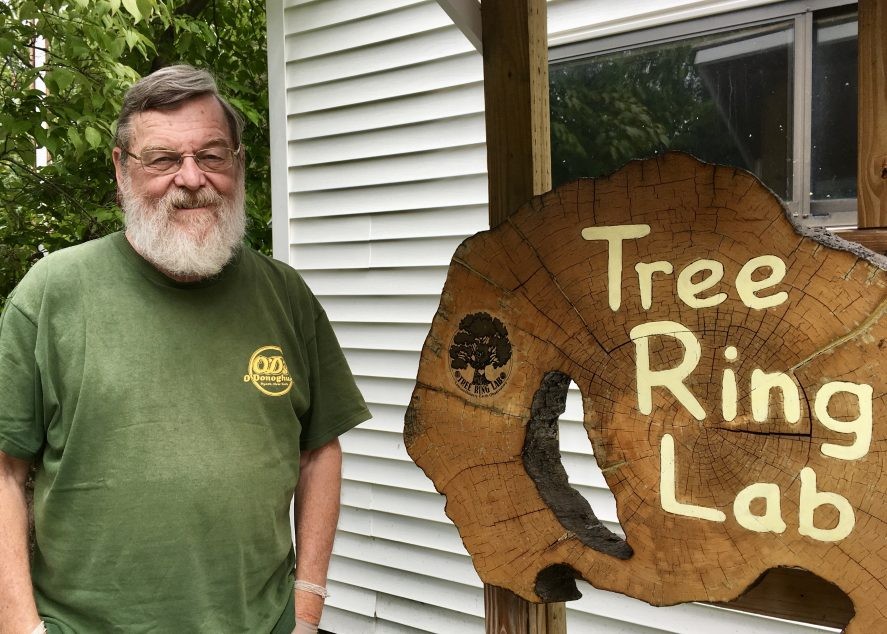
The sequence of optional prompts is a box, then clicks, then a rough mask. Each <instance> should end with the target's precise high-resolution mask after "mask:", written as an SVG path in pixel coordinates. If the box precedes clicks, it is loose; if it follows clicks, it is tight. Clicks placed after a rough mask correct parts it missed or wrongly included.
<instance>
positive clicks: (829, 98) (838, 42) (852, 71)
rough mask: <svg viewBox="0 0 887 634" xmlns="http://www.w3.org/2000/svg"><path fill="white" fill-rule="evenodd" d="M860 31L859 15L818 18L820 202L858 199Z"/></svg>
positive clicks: (815, 177)
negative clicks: (857, 74) (857, 132)
mask: <svg viewBox="0 0 887 634" xmlns="http://www.w3.org/2000/svg"><path fill="white" fill-rule="evenodd" d="M857 31H858V28H857V21H856V15H855V14H854V15H850V16H847V15H844V16H837V17H826V18H821V19H817V20H816V21H815V22H814V35H813V90H812V98H811V116H812V130H811V148H810V180H811V187H810V189H811V192H810V194H811V198H812V199H813V201H814V202H815V201H825V200H835V199H842V198H854V199H855V198H856V147H857V143H856V61H857V44H856V42H857ZM814 213H816V209H815V207H814Z"/></svg>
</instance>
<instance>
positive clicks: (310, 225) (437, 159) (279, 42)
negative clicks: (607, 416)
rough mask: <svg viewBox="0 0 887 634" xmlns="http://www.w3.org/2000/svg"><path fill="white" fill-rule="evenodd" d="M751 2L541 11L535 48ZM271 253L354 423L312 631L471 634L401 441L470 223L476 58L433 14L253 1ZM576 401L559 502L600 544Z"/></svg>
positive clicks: (631, 625)
mask: <svg viewBox="0 0 887 634" xmlns="http://www.w3.org/2000/svg"><path fill="white" fill-rule="evenodd" d="M761 3H762V2H761V1H757V2H755V1H753V0H730V1H727V0H721V1H713V0H708V1H702V2H700V1H698V0H696V1H693V2H690V1H688V0H670V1H668V2H653V1H651V0H626V1H625V2H622V3H616V4H615V5H614V3H606V9H602V8H601V6H602V5H603V4H604V3H600V2H596V1H594V0H553V1H552V2H550V4H549V7H550V8H549V23H550V28H551V31H552V33H551V36H552V38H551V40H552V42H553V43H556V42H568V41H575V40H576V39H581V38H582V37H588V34H595V33H612V32H615V31H618V30H620V29H622V30H625V29H630V28H636V27H637V25H638V24H640V23H642V22H644V21H646V22H650V21H651V20H652V21H659V22H660V23H664V22H668V21H669V20H673V19H674V18H675V16H678V15H682V14H683V13H685V12H688V11H689V12H696V13H699V12H703V13H704V12H706V11H707V12H709V13H711V12H716V11H718V10H723V8H724V7H727V6H730V7H732V8H737V7H739V6H740V5H741V6H743V7H745V6H753V5H756V4H761ZM268 19H269V64H270V72H269V76H270V82H271V94H272V104H271V114H272V117H271V118H272V139H273V140H272V143H273V148H272V151H273V152H274V161H273V165H274V174H273V192H274V196H275V197H274V200H275V208H274V214H273V215H274V218H273V224H274V228H275V255H276V256H277V257H279V258H281V259H284V260H287V261H289V262H290V263H291V264H293V265H294V266H295V267H296V268H298V269H299V270H300V271H301V272H302V274H303V276H304V277H305V279H306V280H307V282H308V284H309V285H310V286H311V287H312V289H313V290H314V292H315V293H316V294H317V295H318V297H319V299H320V301H321V302H322V304H323V305H324V307H325V309H326V311H327V314H328V315H329V317H330V320H331V321H332V323H333V326H334V328H335V330H336V333H337V335H338V337H339V341H340V343H341V344H342V347H343V349H344V351H345V355H346V357H347V359H348V362H349V364H350V365H351V368H352V371H353V372H354V374H355V377H356V379H357V382H358V384H359V386H360V388H361V390H362V392H363V394H364V396H365V397H366V399H367V401H368V403H369V405H370V408H371V410H372V412H373V419H372V420H370V421H368V422H366V423H364V424H362V425H360V427H358V428H357V429H354V430H352V431H350V432H348V433H347V434H345V435H344V436H343V437H342V439H341V441H342V447H343V450H344V454H345V459H344V465H343V476H344V482H343V490H342V515H341V521H340V525H339V532H338V535H337V538H336V544H335V551H334V555H333V560H332V563H331V569H330V582H329V586H330V590H331V593H332V594H331V596H330V597H329V599H328V600H327V607H326V609H325V611H324V618H323V622H322V627H324V628H325V629H328V630H330V631H332V632H336V633H337V634H363V633H371V632H372V633H375V634H383V633H392V634H405V633H421V632H431V633H434V634H449V633H453V634H471V633H472V632H473V633H476V634H481V633H482V632H483V631H484V624H483V613H484V604H483V592H482V584H481V582H480V580H479V579H478V577H477V574H476V573H475V572H474V569H473V568H472V566H471V562H470V559H469V558H468V556H467V554H466V553H465V550H464V548H463V546H462V542H461V539H460V538H459V535H458V532H457V531H456V529H455V527H454V526H453V525H452V524H451V522H450V521H449V520H448V519H447V517H446V515H445V513H444V498H443V497H441V496H440V495H438V494H437V493H436V491H435V489H434V486H433V484H432V483H431V481H430V480H429V479H428V478H427V477H426V476H425V475H424V474H423V473H422V472H421V471H420V470H419V469H418V468H417V467H416V466H415V465H414V464H413V463H412V461H411V460H410V458H409V456H408V455H407V453H406V451H405V449H404V445H403V438H402V436H401V432H402V429H403V417H404V413H405V410H406V406H407V404H408V402H409V399H410V395H411V393H412V389H413V386H414V380H415V376H416V371H417V368H418V363H419V353H420V350H421V348H422V344H423V342H424V339H425V335H426V334H427V332H428V327H429V324H430V322H431V319H432V317H433V315H434V313H435V311H436V309H437V304H438V301H439V293H440V289H441V287H442V285H443V282H444V279H445V277H446V271H447V266H448V264H449V261H450V257H451V256H452V253H453V251H454V250H455V248H456V247H457V246H458V244H459V243H460V242H461V241H462V240H463V239H465V238H466V237H468V236H470V235H472V234H474V233H476V232H478V231H481V230H484V229H486V228H488V224H487V223H488V220H487V207H486V203H487V176H486V148H485V132H484V96H483V68H482V61H481V58H480V55H479V54H478V53H477V52H476V51H475V50H474V48H473V47H472V46H471V44H470V43H469V42H468V40H467V39H466V38H465V37H464V35H463V34H462V33H461V32H460V31H459V29H458V28H456V27H455V26H454V25H453V24H452V22H451V20H450V19H449V17H448V16H447V15H446V13H445V12H444V11H443V10H442V9H441V8H440V7H439V6H438V4H437V2H436V1H434V0H431V1H423V0H289V1H287V2H282V1H281V0H269V2H268ZM581 420H582V406H581V400H580V398H579V397H578V394H577V393H576V392H571V394H570V396H569V399H568V404H567V412H566V413H565V415H564V416H563V417H562V419H561V425H560V429H561V446H562V452H563V462H564V465H565V468H566V469H567V471H568V473H569V474H570V477H571V481H572V483H573V485H574V486H575V488H576V489H577V490H578V491H580V492H581V493H582V494H583V495H584V496H586V498H588V499H589V500H590V502H591V504H592V506H593V508H594V509H595V511H596V512H597V514H598V515H599V517H601V519H602V520H604V521H605V522H606V523H607V525H608V526H609V527H610V528H611V529H613V530H616V531H619V530H620V528H619V525H618V520H617V517H616V506H615V501H614V499H613V496H612V494H611V493H610V492H609V490H608V489H607V487H606V483H605V482H604V478H603V476H602V475H601V473H600V470H599V469H598V468H597V466H596V463H595V462H594V459H593V457H592V456H591V455H590V446H589V442H588V440H587V437H586V435H585V430H584V428H583V427H582V423H581ZM581 589H582V591H583V594H584V596H583V598H582V599H581V600H579V601H576V602H572V603H570V604H568V623H569V631H570V632H571V633H580V634H581V633H582V632H608V633H610V632H614V633H615V632H631V633H653V632H686V633H690V632H694V633H695V632H710V631H729V632H734V633H737V634H746V633H748V634H751V633H752V632H762V631H767V632H778V633H780V634H782V633H785V634H798V633H800V632H806V631H809V630H808V629H806V628H801V627H799V626H795V625H790V624H785V623H783V622H778V621H774V620H769V619H762V618H760V617H754V616H750V615H744V614H739V615H736V614H733V613H730V612H727V611H724V610H720V609H717V608H714V607H711V606H703V605H696V604H689V605H683V606H677V607H672V608H653V607H650V606H648V605H646V604H644V603H641V602H638V601H635V600H633V599H629V598H627V597H624V596H621V595H616V594H611V593H605V592H601V591H598V590H595V589H594V588H591V587H590V586H588V585H587V584H582V588H581Z"/></svg>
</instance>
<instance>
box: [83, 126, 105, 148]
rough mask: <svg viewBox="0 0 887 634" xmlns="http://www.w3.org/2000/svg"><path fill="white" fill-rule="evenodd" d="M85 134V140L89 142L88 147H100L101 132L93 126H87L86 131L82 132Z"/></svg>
mask: <svg viewBox="0 0 887 634" xmlns="http://www.w3.org/2000/svg"><path fill="white" fill-rule="evenodd" d="M84 134H85V135H86V142H87V143H89V145H90V147H94V148H97V147H101V145H102V133H101V132H99V131H98V130H96V129H95V128H94V127H92V126H91V125H90V126H87V127H86V131H85V132H84Z"/></svg>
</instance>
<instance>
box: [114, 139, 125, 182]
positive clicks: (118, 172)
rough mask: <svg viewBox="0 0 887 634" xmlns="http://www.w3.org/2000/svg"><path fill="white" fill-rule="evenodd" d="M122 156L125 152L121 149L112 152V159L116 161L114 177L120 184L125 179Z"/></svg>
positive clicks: (116, 148) (117, 148)
mask: <svg viewBox="0 0 887 634" xmlns="http://www.w3.org/2000/svg"><path fill="white" fill-rule="evenodd" d="M122 156H123V150H121V149H120V148H119V147H115V148H114V149H113V150H111V159H112V160H113V161H114V177H115V178H116V179H117V182H118V183H119V182H120V180H121V179H122V178H123V165H122V160H123V159H122Z"/></svg>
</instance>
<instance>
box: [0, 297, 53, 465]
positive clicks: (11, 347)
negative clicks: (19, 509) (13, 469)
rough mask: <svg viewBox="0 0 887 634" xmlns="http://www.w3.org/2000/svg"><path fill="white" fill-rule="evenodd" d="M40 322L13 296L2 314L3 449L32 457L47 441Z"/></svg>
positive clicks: (0, 405)
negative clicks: (39, 350)
mask: <svg viewBox="0 0 887 634" xmlns="http://www.w3.org/2000/svg"><path fill="white" fill-rule="evenodd" d="M36 342H37V326H36V324H35V323H34V321H32V320H31V319H30V318H29V317H28V316H27V315H26V314H25V313H24V312H23V311H22V310H21V309H20V308H18V307H17V306H16V305H15V303H14V302H13V300H12V298H10V299H9V300H8V301H7V302H6V307H5V308H4V310H3V314H2V315H0V451H3V452H5V453H7V454H9V455H10V456H13V457H15V458H21V459H23V460H32V459H33V458H34V457H35V456H36V455H37V454H38V453H39V451H40V449H41V447H42V446H43V442H44V437H45V433H44V429H43V424H42V416H40V415H39V414H40V413H39V411H38V408H39V403H41V401H42V399H41V397H40V381H39V371H38V369H37V360H36V354H35V350H36Z"/></svg>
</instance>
